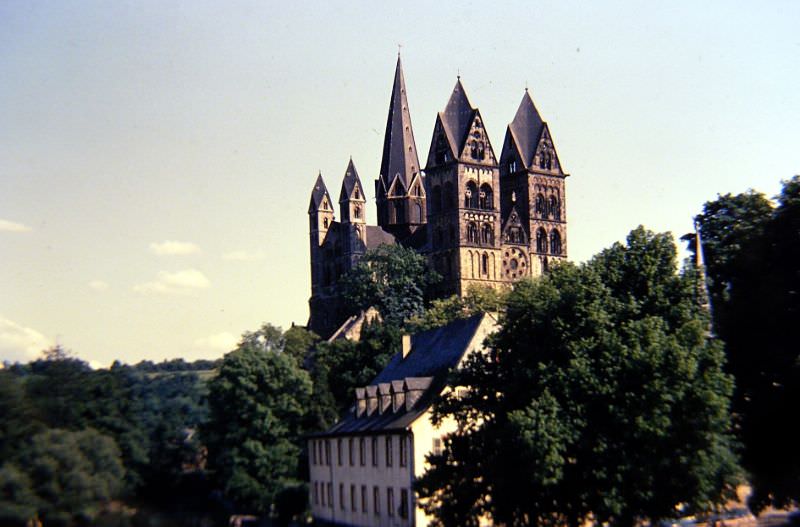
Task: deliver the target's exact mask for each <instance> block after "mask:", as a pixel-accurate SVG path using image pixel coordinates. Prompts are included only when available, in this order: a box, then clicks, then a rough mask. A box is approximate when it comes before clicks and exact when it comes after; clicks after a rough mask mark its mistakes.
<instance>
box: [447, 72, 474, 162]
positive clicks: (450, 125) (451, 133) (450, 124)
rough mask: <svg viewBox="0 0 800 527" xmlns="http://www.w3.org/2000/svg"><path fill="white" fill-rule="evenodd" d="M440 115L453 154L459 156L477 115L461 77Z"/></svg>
mask: <svg viewBox="0 0 800 527" xmlns="http://www.w3.org/2000/svg"><path fill="white" fill-rule="evenodd" d="M439 117H440V118H441V120H442V124H443V125H444V130H445V133H446V134H447V140H448V141H449V142H450V148H451V149H452V150H453V155H455V156H456V157H458V156H459V155H460V154H461V151H462V150H464V143H466V140H467V134H469V128H470V125H471V124H472V119H473V118H474V117H475V109H474V108H473V107H472V105H471V104H470V102H469V99H467V94H466V92H465V91H464V86H463V85H462V84H461V78H460V77H459V79H458V81H456V85H455V87H454V88H453V93H452V94H450V99H449V100H448V101H447V106H445V107H444V111H443V112H439Z"/></svg>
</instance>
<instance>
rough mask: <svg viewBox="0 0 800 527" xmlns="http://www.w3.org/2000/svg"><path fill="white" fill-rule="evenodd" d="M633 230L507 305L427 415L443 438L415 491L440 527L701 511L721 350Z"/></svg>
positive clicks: (656, 254)
mask: <svg viewBox="0 0 800 527" xmlns="http://www.w3.org/2000/svg"><path fill="white" fill-rule="evenodd" d="M693 292H694V284H693V280H692V279H691V275H678V274H676V252H675V247H674V244H673V242H672V239H671V237H670V236H668V235H656V234H653V233H651V232H649V231H646V230H644V229H643V228H641V227H640V228H638V229H636V230H634V231H633V232H631V234H630V235H629V237H628V240H627V244H626V245H621V244H615V245H614V246H613V247H611V248H610V249H607V250H605V251H603V252H602V253H601V254H599V255H598V256H596V257H595V258H594V259H592V260H591V261H590V262H588V263H587V264H584V265H581V266H574V265H571V264H563V265H559V266H556V267H555V268H554V269H553V270H552V272H551V273H549V274H548V275H546V276H545V277H543V278H541V279H539V280H536V281H528V282H521V283H519V284H518V285H517V286H516V287H515V288H514V291H513V292H512V293H511V295H510V297H509V299H508V304H507V308H506V310H505V312H504V314H503V316H502V317H501V326H502V327H501V329H500V331H499V332H498V334H497V335H496V336H495V337H493V339H492V340H491V342H490V352H489V353H488V354H485V355H481V354H474V355H472V356H471V357H470V358H469V359H468V361H467V364H466V365H465V367H464V368H463V369H462V370H461V371H459V372H458V373H456V374H455V378H454V380H453V383H454V384H455V385H457V386H464V387H467V388H468V390H467V392H466V394H463V393H462V394H460V395H459V396H458V397H456V396H454V395H452V394H451V395H450V396H446V397H444V398H443V400H442V401H441V402H440V403H438V404H437V405H436V407H435V418H436V419H438V420H442V419H445V418H453V419H455V421H456V422H457V424H458V431H457V432H456V433H453V434H450V435H449V436H448V437H447V438H446V441H445V450H444V452H443V453H442V455H439V456H432V457H430V458H429V461H430V463H431V469H430V470H429V471H428V472H427V473H426V474H425V475H424V477H422V478H421V480H420V481H419V484H418V491H419V492H420V495H421V497H422V498H423V504H424V507H425V508H426V510H427V511H428V512H429V513H432V514H434V515H435V516H436V518H437V521H438V522H439V523H440V524H442V525H477V524H478V519H479V518H480V517H482V516H490V517H491V518H492V520H493V521H494V522H495V523H500V524H506V525H529V524H532V523H535V524H564V523H566V524H569V525H579V524H580V523H582V522H583V521H586V520H588V519H590V518H592V519H593V521H597V522H606V521H607V522H611V523H613V524H615V525H632V524H633V523H634V522H635V521H636V520H637V519H639V518H650V519H657V518H663V517H668V516H671V515H674V511H675V506H676V505H677V504H679V503H683V504H686V505H687V506H688V507H689V508H693V509H707V508H709V507H711V506H712V505H713V504H714V503H719V502H720V501H722V500H723V499H724V495H725V494H726V492H730V491H731V489H732V485H733V484H734V483H735V478H736V474H737V470H738V467H737V464H736V459H735V456H734V454H733V440H732V436H731V433H730V417H729V412H728V400H729V399H728V398H729V395H730V393H731V390H732V383H731V379H730V377H728V376H727V375H725V374H724V373H723V371H722V364H723V352H722V347H721V346H720V344H719V343H718V342H716V341H714V340H713V339H710V338H708V336H707V335H706V330H705V328H706V326H707V321H706V318H705V316H704V315H703V313H702V311H701V309H700V308H699V306H698V304H697V302H696V301H695V298H694V294H693Z"/></svg>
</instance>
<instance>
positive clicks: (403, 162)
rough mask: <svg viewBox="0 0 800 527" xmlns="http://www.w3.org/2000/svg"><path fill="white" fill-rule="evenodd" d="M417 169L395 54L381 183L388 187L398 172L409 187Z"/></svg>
mask: <svg viewBox="0 0 800 527" xmlns="http://www.w3.org/2000/svg"><path fill="white" fill-rule="evenodd" d="M418 172H419V157H418V156H417V145H416V143H415V142H414V130H413V128H412V127H411V114H410V113H409V111H408V99H407V98H406V82H405V78H404V77H403V65H402V63H401V62H400V55H399V54H398V55H397V67H396V68H395V72H394V85H393V86H392V97H391V99H390V101H389V116H388V118H387V119H386V134H385V135H384V138H383V158H382V160H381V177H382V178H383V180H384V185H385V186H386V187H387V188H388V187H389V186H390V185H391V184H392V180H393V179H394V178H395V176H396V175H397V174H399V175H400V179H401V180H402V181H403V187H404V188H405V189H408V187H409V184H410V183H411V179H412V178H413V176H414V174H416V173H418Z"/></svg>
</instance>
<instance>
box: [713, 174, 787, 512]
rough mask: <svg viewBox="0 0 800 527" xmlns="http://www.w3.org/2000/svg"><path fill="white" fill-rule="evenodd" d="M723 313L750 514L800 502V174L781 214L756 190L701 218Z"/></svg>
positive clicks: (716, 308) (781, 200) (720, 328)
mask: <svg viewBox="0 0 800 527" xmlns="http://www.w3.org/2000/svg"><path fill="white" fill-rule="evenodd" d="M697 221H698V223H699V226H700V232H701V234H702V238H703V242H704V245H703V253H704V257H705V262H706V266H707V269H708V277H709V279H708V282H709V291H710V297H711V305H712V312H713V314H714V329H715V331H716V333H717V334H718V335H719V336H720V338H721V339H722V340H724V341H725V343H726V348H727V353H728V364H729V371H730V372H731V373H732V374H733V375H734V377H735V379H736V392H735V397H734V411H735V415H736V416H737V420H738V425H739V429H740V436H741V439H742V443H743V444H744V452H743V459H742V460H743V464H744V467H745V468H746V469H747V471H748V472H749V474H750V479H751V483H752V485H753V487H754V493H753V496H752V497H751V503H750V505H751V507H752V508H754V509H756V510H760V509H762V508H764V507H765V506H767V505H770V504H771V505H775V506H787V505H791V504H797V503H799V502H800V477H798V474H800V452H798V450H797V448H796V444H795V443H796V442H795V441H794V432H793V429H792V428H791V425H792V423H791V421H792V420H791V418H790V417H789V415H788V412H790V411H791V409H794V408H797V407H798V405H800V348H799V347H798V345H797V342H798V341H800V328H799V327H798V324H797V321H798V320H800V263H799V262H800V176H795V177H794V178H793V179H791V180H789V181H786V182H784V184H783V189H782V192H781V194H780V195H779V196H778V205H777V207H775V206H773V204H772V203H771V202H770V201H769V200H767V198H766V197H765V196H764V195H763V194H759V193H756V192H753V191H749V192H746V193H744V194H739V195H730V194H726V195H724V196H720V197H718V198H717V199H716V200H714V201H711V202H708V203H706V204H705V205H704V207H703V213H702V214H700V215H698V216H697Z"/></svg>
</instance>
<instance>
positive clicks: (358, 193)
mask: <svg viewBox="0 0 800 527" xmlns="http://www.w3.org/2000/svg"><path fill="white" fill-rule="evenodd" d="M353 195H354V196H355V199H361V192H359V191H358V187H356V189H355V193H354V194H353Z"/></svg>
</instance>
